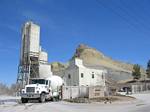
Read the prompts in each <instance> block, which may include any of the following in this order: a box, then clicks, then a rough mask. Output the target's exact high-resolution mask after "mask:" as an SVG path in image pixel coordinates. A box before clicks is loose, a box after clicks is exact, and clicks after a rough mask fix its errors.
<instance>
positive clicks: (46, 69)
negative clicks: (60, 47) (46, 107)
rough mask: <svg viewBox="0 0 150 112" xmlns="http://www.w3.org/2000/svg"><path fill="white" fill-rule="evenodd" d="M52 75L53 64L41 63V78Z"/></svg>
mask: <svg viewBox="0 0 150 112" xmlns="http://www.w3.org/2000/svg"><path fill="white" fill-rule="evenodd" d="M51 76H52V71H51V65H49V64H40V65H39V78H48V77H51Z"/></svg>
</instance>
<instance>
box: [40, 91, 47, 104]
mask: <svg viewBox="0 0 150 112" xmlns="http://www.w3.org/2000/svg"><path fill="white" fill-rule="evenodd" d="M45 99H46V98H45V93H42V94H41V96H40V100H39V101H40V102H41V103H43V102H45Z"/></svg>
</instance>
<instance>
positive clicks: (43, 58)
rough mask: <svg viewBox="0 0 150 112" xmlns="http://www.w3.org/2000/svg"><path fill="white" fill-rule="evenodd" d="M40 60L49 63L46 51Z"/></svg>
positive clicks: (40, 56) (42, 53) (42, 52)
mask: <svg viewBox="0 0 150 112" xmlns="http://www.w3.org/2000/svg"><path fill="white" fill-rule="evenodd" d="M39 60H40V61H41V62H47V61H48V54H47V53H46V52H44V51H41V52H40V55H39Z"/></svg>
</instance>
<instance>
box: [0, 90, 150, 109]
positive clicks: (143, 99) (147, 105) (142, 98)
mask: <svg viewBox="0 0 150 112" xmlns="http://www.w3.org/2000/svg"><path fill="white" fill-rule="evenodd" d="M132 97H135V98H136V100H135V99H134V100H131V99H132ZM130 98H131V99H130ZM130 98H129V99H128V100H127V99H125V100H124V98H122V100H120V101H115V102H113V103H111V104H110V103H107V104H105V103H102V102H92V103H70V102H66V101H59V102H46V103H37V102H33V103H27V104H20V103H18V102H17V101H15V100H18V99H19V98H15V97H7V96H5V97H4V96H1V97H0V101H2V100H3V101H4V100H5V102H3V103H1V104H0V112H31V111H32V112H150V111H149V110H150V101H149V99H150V93H146V94H134V95H132V96H131V97H130ZM12 99H13V100H12ZM9 100H10V101H9Z"/></svg>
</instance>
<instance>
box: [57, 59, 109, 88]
mask: <svg viewBox="0 0 150 112" xmlns="http://www.w3.org/2000/svg"><path fill="white" fill-rule="evenodd" d="M106 73H107V71H106V70H105V69H103V68H101V69H96V68H94V67H88V66H85V65H84V64H83V61H82V60H81V59H79V58H75V59H73V60H72V61H70V63H69V66H68V67H67V68H66V69H65V70H62V71H60V72H58V73H56V74H57V75H59V76H61V77H62V78H63V80H64V82H65V85H67V86H105V75H106Z"/></svg>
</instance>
